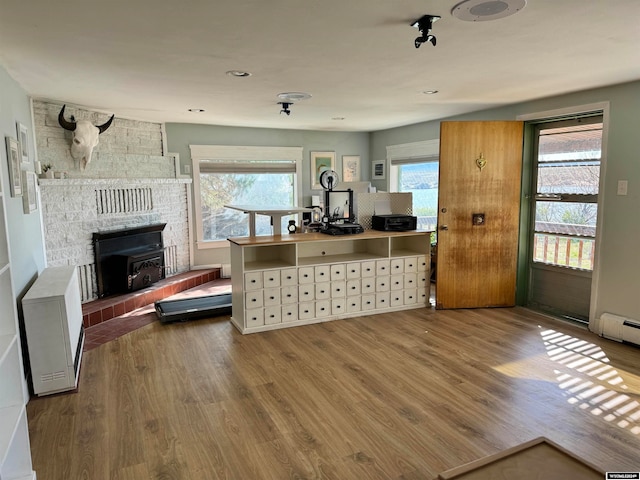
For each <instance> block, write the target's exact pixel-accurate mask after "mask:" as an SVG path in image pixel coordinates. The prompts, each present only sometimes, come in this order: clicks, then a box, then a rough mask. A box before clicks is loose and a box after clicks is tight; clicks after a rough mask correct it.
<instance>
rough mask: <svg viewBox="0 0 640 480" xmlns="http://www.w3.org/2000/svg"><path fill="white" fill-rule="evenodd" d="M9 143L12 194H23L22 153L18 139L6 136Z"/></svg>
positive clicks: (8, 154)
mask: <svg viewBox="0 0 640 480" xmlns="http://www.w3.org/2000/svg"><path fill="white" fill-rule="evenodd" d="M4 140H5V143H6V144H7V161H8V162H9V181H10V182H11V196H12V197H19V196H21V195H22V169H21V168H20V153H19V146H18V141H17V140H16V139H15V138H13V137H4Z"/></svg>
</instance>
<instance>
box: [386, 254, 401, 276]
mask: <svg viewBox="0 0 640 480" xmlns="http://www.w3.org/2000/svg"><path fill="white" fill-rule="evenodd" d="M389 265H390V266H391V274H392V275H393V274H395V273H404V258H392V259H391V262H390V264H389Z"/></svg>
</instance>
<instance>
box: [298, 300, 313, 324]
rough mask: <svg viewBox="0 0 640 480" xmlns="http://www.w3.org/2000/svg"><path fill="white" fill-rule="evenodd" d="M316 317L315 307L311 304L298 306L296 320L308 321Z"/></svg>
mask: <svg viewBox="0 0 640 480" xmlns="http://www.w3.org/2000/svg"><path fill="white" fill-rule="evenodd" d="M315 315H316V307H315V304H314V303H313V302H306V303H303V304H300V305H298V319H299V320H309V319H311V318H313V317H314V316H315Z"/></svg>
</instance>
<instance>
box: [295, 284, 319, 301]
mask: <svg viewBox="0 0 640 480" xmlns="http://www.w3.org/2000/svg"><path fill="white" fill-rule="evenodd" d="M315 291H316V289H315V285H313V284H311V285H300V286H299V287H298V302H311V301H313V300H314V299H315V298H316V294H315Z"/></svg>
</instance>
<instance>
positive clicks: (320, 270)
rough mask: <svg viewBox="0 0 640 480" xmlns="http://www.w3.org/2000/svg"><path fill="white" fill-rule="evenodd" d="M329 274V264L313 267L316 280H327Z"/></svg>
mask: <svg viewBox="0 0 640 480" xmlns="http://www.w3.org/2000/svg"><path fill="white" fill-rule="evenodd" d="M330 275H331V269H330V268H329V265H319V266H317V267H315V268H314V278H315V281H316V283H317V282H328V281H329V279H330V278H331V277H330Z"/></svg>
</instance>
